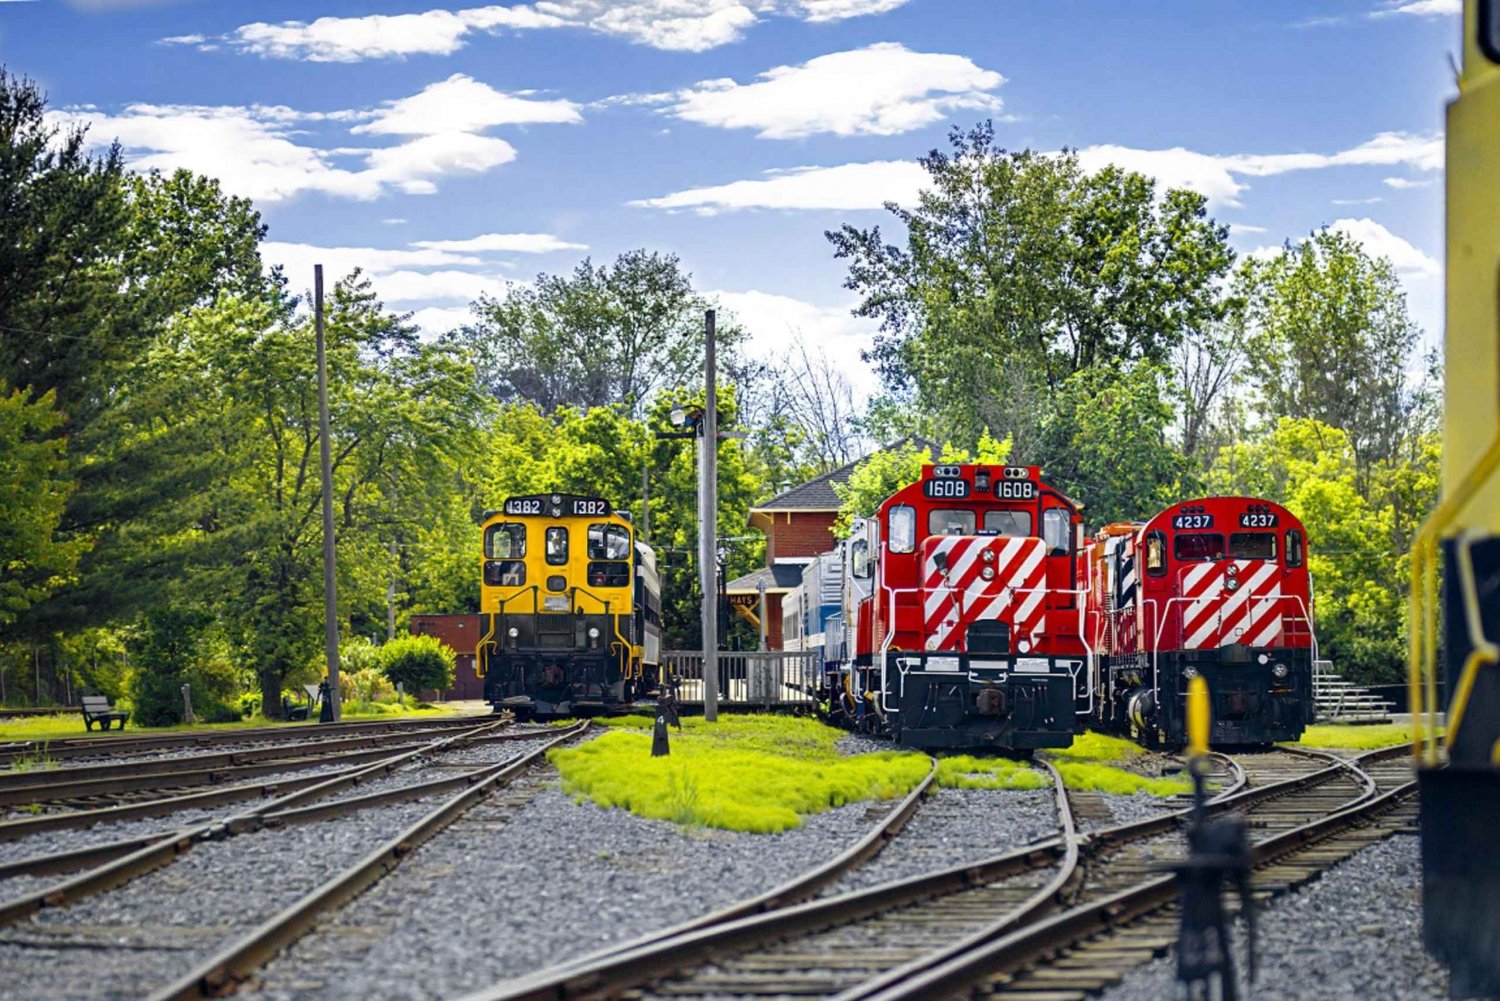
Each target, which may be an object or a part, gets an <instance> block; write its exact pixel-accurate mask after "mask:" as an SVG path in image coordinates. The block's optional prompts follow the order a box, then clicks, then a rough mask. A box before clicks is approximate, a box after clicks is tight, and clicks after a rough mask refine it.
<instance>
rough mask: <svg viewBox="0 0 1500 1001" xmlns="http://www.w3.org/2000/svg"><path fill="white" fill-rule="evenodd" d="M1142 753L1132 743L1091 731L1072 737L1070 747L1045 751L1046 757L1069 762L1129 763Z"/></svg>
mask: <svg viewBox="0 0 1500 1001" xmlns="http://www.w3.org/2000/svg"><path fill="white" fill-rule="evenodd" d="M1144 753H1145V751H1144V750H1143V749H1142V748H1141V746H1140V745H1139V744H1137V743H1135V742H1134V741H1131V740H1126V739H1125V738H1124V737H1112V736H1110V735H1109V734H1104V733H1095V732H1094V731H1092V730H1090V731H1088V732H1087V733H1082V734H1079V735H1078V736H1076V737H1074V738H1073V744H1072V746H1070V747H1053V748H1048V749H1047V757H1049V758H1052V759H1054V760H1055V759H1058V758H1061V759H1063V760H1070V761H1129V760H1130V759H1131V758H1134V757H1137V756H1139V755H1141V754H1144Z"/></svg>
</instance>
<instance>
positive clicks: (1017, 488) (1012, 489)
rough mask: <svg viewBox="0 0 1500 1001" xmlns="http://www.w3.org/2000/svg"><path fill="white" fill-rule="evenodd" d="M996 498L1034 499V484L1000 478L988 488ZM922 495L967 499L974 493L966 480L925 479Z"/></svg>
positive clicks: (933, 497)
mask: <svg viewBox="0 0 1500 1001" xmlns="http://www.w3.org/2000/svg"><path fill="white" fill-rule="evenodd" d="M990 493H991V494H992V495H993V496H994V497H995V498H996V499H997V500H1016V501H1029V500H1036V484H1035V483H1033V482H1031V481H1030V480H1000V481H998V482H997V483H996V484H995V485H994V486H993V487H991V488H990ZM922 495H923V496H924V497H931V498H932V499H934V500H967V499H968V498H970V497H972V496H973V495H974V488H973V487H972V486H971V485H970V484H969V481H968V480H946V479H945V480H927V481H926V482H924V483H923V484H922Z"/></svg>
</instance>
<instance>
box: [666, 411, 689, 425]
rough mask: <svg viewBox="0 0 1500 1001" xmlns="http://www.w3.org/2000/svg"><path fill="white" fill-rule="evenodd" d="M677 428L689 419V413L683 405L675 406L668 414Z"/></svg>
mask: <svg viewBox="0 0 1500 1001" xmlns="http://www.w3.org/2000/svg"><path fill="white" fill-rule="evenodd" d="M667 417H668V419H669V420H671V422H672V426H673V427H675V428H680V427H682V422H683V421H685V420H687V413H686V411H684V410H683V409H682V408H681V407H673V408H672V412H671V413H670V414H668V415H667Z"/></svg>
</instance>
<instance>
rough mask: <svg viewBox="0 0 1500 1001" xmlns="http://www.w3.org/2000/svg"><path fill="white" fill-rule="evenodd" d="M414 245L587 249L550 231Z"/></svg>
mask: <svg viewBox="0 0 1500 1001" xmlns="http://www.w3.org/2000/svg"><path fill="white" fill-rule="evenodd" d="M412 246H414V247H423V248H426V249H429V250H442V251H489V252H508V253H513V254H550V253H552V252H554V251H558V250H587V249H589V248H588V246H587V245H586V244H582V243H569V242H567V241H566V240H560V239H558V238H557V237H555V236H553V235H552V234H550V233H485V234H483V235H481V236H474V237H470V238H468V239H466V240H418V241H416V242H415V243H413V244H412Z"/></svg>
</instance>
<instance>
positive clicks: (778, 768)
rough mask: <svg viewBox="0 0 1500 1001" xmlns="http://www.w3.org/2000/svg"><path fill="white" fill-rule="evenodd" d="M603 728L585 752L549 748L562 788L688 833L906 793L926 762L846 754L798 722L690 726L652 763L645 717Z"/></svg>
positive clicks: (793, 821) (828, 731) (825, 733)
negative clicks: (697, 828)
mask: <svg viewBox="0 0 1500 1001" xmlns="http://www.w3.org/2000/svg"><path fill="white" fill-rule="evenodd" d="M597 722H599V723H601V724H603V725H604V726H605V727H607V728H608V732H606V733H604V734H601V735H600V736H599V737H597V738H596V739H594V740H591V741H589V742H588V743H586V744H582V745H580V746H578V747H572V748H561V749H557V750H553V751H550V752H549V753H548V755H547V756H548V758H549V759H551V761H552V762H553V764H555V765H556V766H557V769H558V771H559V772H561V773H562V777H563V788H564V789H566V790H567V791H568V792H570V793H573V794H574V795H577V796H582V797H587V798H588V799H591V800H593V801H594V802H595V803H598V804H599V805H600V806H606V807H620V808H622V809H626V810H629V811H630V812H632V813H635V814H638V815H640V816H642V817H652V818H655V819H658V820H670V821H672V822H674V823H677V824H683V825H688V826H703V827H718V828H723V829H726V830H731V831H751V832H756V833H774V832H776V831H785V830H790V829H791V828H795V827H800V826H801V824H802V817H803V816H805V815H807V814H812V813H821V812H822V811H824V810H829V809H832V808H833V807H837V806H843V805H845V804H848V803H856V802H860V801H862V800H869V799H896V798H898V797H901V796H904V795H906V794H907V793H908V792H910V791H911V790H912V789H913V788H915V787H916V785H917V783H919V782H920V781H921V780H922V779H923V778H924V777H925V776H926V775H927V769H928V764H927V759H926V757H925V756H923V755H920V754H912V753H909V752H904V751H881V752H878V753H875V754H858V755H843V754H840V753H839V752H838V750H837V749H836V746H835V745H836V744H837V743H838V739H839V737H841V736H842V735H843V731H842V730H837V729H834V728H833V727H830V726H826V725H825V724H823V723H819V722H818V721H816V720H812V719H805V718H799V717H792V716H762V715H745V716H740V715H735V716H725V717H723V718H721V719H720V720H719V721H718V722H717V723H705V722H704V721H703V720H702V719H701V718H695V717H687V718H685V719H683V721H682V725H683V729H682V731H681V732H680V733H679V732H678V731H677V730H676V729H675V728H674V729H672V731H671V738H670V739H671V747H672V753H671V754H670V755H669V756H667V757H663V758H653V757H651V734H650V733H649V729H650V727H651V726H652V725H653V723H654V722H655V720H654V719H653V718H651V717H647V716H621V717H612V718H609V719H601V720H598V721H597Z"/></svg>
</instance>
